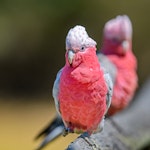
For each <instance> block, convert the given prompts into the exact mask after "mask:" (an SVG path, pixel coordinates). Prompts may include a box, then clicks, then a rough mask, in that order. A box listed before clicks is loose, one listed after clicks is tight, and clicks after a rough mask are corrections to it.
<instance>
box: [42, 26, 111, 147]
mask: <svg viewBox="0 0 150 150" xmlns="http://www.w3.org/2000/svg"><path fill="white" fill-rule="evenodd" d="M65 60H66V63H65V66H64V67H63V68H62V69H61V70H60V71H59V72H58V74H57V77H56V80H55V82H54V86H53V97H54V101H55V106H56V110H57V112H58V116H59V117H58V118H57V119H59V118H60V117H61V118H62V121H63V124H64V125H63V124H60V126H58V127H62V126H64V127H65V134H67V133H87V134H88V135H89V136H90V135H91V134H92V133H96V132H98V131H100V130H102V128H103V122H104V116H105V114H106V112H107V110H108V108H109V106H110V103H111V97H112V90H113V84H112V81H111V78H110V76H109V74H108V72H107V71H105V72H104V70H103V69H102V68H101V65H100V63H99V61H98V58H97V56H96V42H95V41H94V40H93V39H92V38H90V37H89V35H88V34H87V32H86V30H85V28H84V27H83V26H79V25H77V26H75V27H74V28H72V29H70V30H69V32H68V34H67V37H66V54H65ZM54 122H55V121H54ZM61 123H62V122H61ZM59 129H60V128H59ZM61 129H62V128H61ZM55 131H56V132H57V131H58V128H56V129H55ZM45 132H47V131H46V130H45ZM60 132H62V130H59V132H57V133H60ZM57 135H58V134H57ZM57 135H56V136H57ZM49 139H50V137H49V138H47V139H45V140H46V141H48V140H49ZM43 143H46V142H45V141H43ZM43 143H42V144H41V146H40V147H39V149H41V148H42V146H43V145H44V144H43Z"/></svg>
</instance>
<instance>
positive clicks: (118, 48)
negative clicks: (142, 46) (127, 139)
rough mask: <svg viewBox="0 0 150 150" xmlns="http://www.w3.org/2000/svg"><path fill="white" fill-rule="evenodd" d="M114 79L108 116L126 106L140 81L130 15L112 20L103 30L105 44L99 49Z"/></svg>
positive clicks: (101, 60) (100, 58)
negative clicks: (133, 48)
mask: <svg viewBox="0 0 150 150" xmlns="http://www.w3.org/2000/svg"><path fill="white" fill-rule="evenodd" d="M97 56H98V58H99V61H100V62H101V64H102V65H103V66H104V69H107V71H108V72H109V73H110V75H111V78H112V80H113V83H114V88H113V96H112V103H111V107H110V109H109V111H108V116H111V115H113V114H115V113H117V112H119V111H121V110H123V109H124V108H126V107H127V106H128V105H129V103H130V101H131V100H132V98H133V96H134V93H135V90H136V88H137V85H138V77H137V72H136V70H137V60H136V57H135V55H134V54H133V51H132V24H131V21H130V19H129V17H128V16H126V15H123V16H117V17H116V18H114V19H111V20H109V21H108V22H107V23H106V24H105V26H104V31H103V42H102V48H101V50H100V51H99V52H98V53H97Z"/></svg>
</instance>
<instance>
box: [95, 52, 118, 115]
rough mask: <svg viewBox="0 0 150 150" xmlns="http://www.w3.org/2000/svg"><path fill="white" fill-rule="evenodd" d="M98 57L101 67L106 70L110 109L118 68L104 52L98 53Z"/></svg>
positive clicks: (107, 100) (108, 105)
mask: <svg viewBox="0 0 150 150" xmlns="http://www.w3.org/2000/svg"><path fill="white" fill-rule="evenodd" d="M97 57H98V59H99V62H100V65H101V68H102V70H103V72H104V78H105V81H106V85H107V89H108V91H107V98H106V104H107V111H108V109H109V107H110V104H111V98H112V94H113V84H114V82H115V78H116V72H117V69H116V67H115V65H114V64H112V63H111V62H110V61H109V59H108V58H107V56H105V55H104V54H102V53H97ZM107 111H106V113H107Z"/></svg>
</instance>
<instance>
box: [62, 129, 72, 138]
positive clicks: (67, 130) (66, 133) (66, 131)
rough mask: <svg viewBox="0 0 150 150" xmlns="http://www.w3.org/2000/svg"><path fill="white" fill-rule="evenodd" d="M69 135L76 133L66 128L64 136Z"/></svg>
mask: <svg viewBox="0 0 150 150" xmlns="http://www.w3.org/2000/svg"><path fill="white" fill-rule="evenodd" d="M68 133H74V132H73V130H71V129H70V128H64V132H63V136H64V137H65V136H66V135H68Z"/></svg>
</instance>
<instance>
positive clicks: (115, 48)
mask: <svg viewBox="0 0 150 150" xmlns="http://www.w3.org/2000/svg"><path fill="white" fill-rule="evenodd" d="M97 57H98V59H99V61H100V64H101V69H102V70H103V71H104V72H108V73H109V74H110V77H111V80H112V81H113V85H114V88H113V97H112V103H111V106H110V108H109V111H108V114H107V115H108V116H111V115H113V114H115V113H118V112H120V111H121V110H123V109H124V108H126V107H127V106H128V105H129V103H130V101H131V100H132V98H133V96H134V93H135V90H136V88H137V86H138V77H137V73H136V70H137V60H136V57H135V56H134V54H133V52H132V24H131V21H130V19H129V17H128V16H126V15H123V16H117V17H116V18H114V19H111V20H110V21H108V22H107V23H106V24H105V26H104V31H103V42H102V48H101V50H99V51H98V52H97ZM106 81H107V80H106ZM107 82H108V83H109V82H110V81H109V80H108V81H107ZM108 83H107V84H108ZM57 119H58V120H60V122H59V124H57V123H56V120H57ZM54 120H55V121H54V122H55V128H54V129H53V132H51V131H52V130H45V132H42V133H43V134H45V135H46V138H45V140H44V141H46V143H48V142H50V141H51V140H52V139H55V138H56V137H57V136H60V135H61V134H62V132H63V127H64V124H63V122H62V120H61V117H60V116H59V115H57V116H56V118H55V119H54ZM50 128H51V124H50V125H49V127H48V128H47V129H50ZM52 133H53V134H52ZM54 133H55V136H54ZM43 143H44V142H43Z"/></svg>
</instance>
